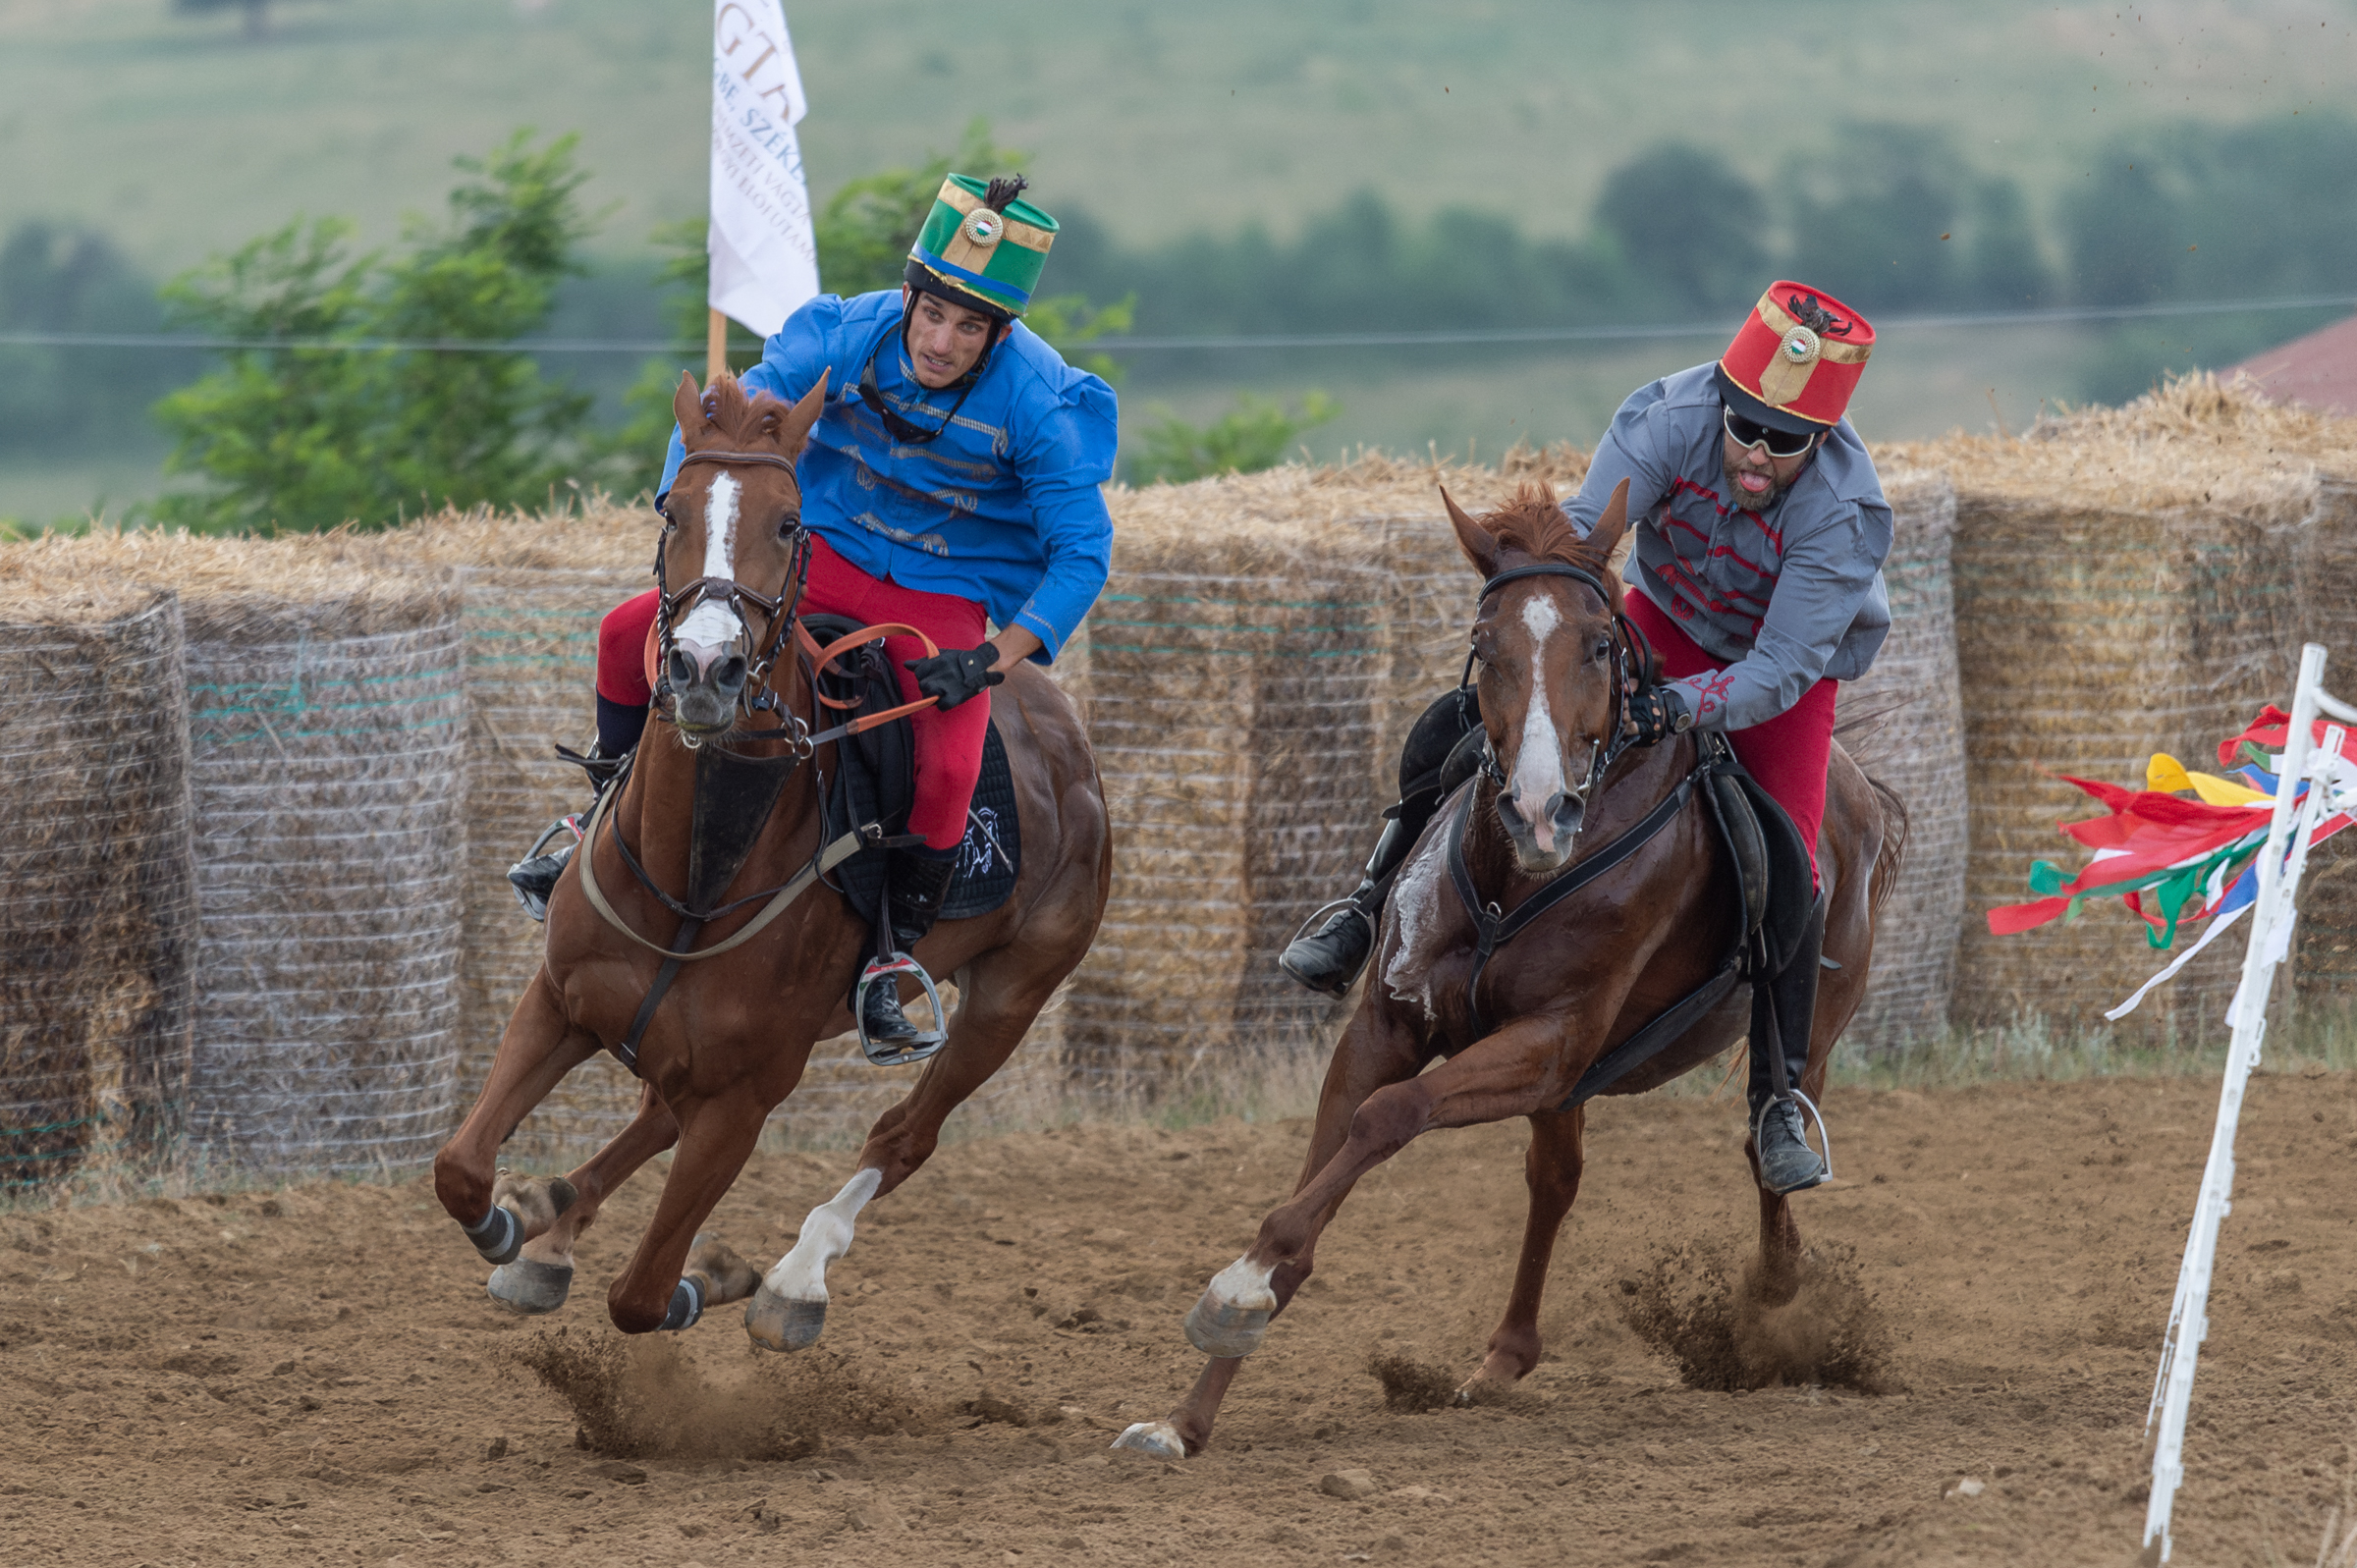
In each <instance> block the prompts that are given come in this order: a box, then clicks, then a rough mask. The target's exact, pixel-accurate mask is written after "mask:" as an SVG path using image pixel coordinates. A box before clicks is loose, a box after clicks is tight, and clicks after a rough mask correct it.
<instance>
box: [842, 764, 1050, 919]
mask: <svg viewBox="0 0 2357 1568" xmlns="http://www.w3.org/2000/svg"><path fill="white" fill-rule="evenodd" d="M907 725H908V721H907V720H905V719H898V720H895V721H894V722H893V724H892V726H891V727H890V728H894V729H901V730H905V729H906V728H907ZM835 749H836V754H837V756H838V757H840V758H843V759H844V760H843V762H842V763H841V764H840V765H839V766H838V767H837V768H836V770H835V777H834V778H833V779H831V780H829V781H828V782H827V837H828V838H834V837H835V836H836V835H837V834H841V833H846V832H849V831H850V829H852V828H854V827H858V826H860V825H862V824H865V823H870V822H880V823H882V824H883V825H884V831H885V832H887V833H900V832H902V831H903V830H904V828H905V826H906V824H907V821H908V796H907V794H906V792H905V791H906V789H907V788H908V787H909V786H908V784H906V783H905V781H904V779H903V780H896V781H894V782H895V783H896V784H899V787H898V788H893V789H886V788H883V787H880V786H879V784H878V781H877V779H876V777H875V775H874V774H873V773H871V772H870V771H869V770H868V769H867V768H865V767H863V766H861V765H860V762H859V760H858V754H859V749H860V748H858V747H856V746H838V747H836V748H835ZM888 794H889V795H893V796H897V798H895V799H889V800H887V799H886V798H884V797H885V796H886V795H888ZM977 822H978V823H979V824H980V827H977V826H976V823H977ZM985 828H987V829H988V830H989V836H985V834H984V833H983V831H982V830H983V829H985ZM991 836H995V837H996V838H997V839H998V844H999V848H1000V849H1004V850H1005V851H1006V852H1007V860H1011V861H1013V862H1014V867H1013V868H1012V869H1011V868H1010V867H1009V866H1008V864H1007V861H1006V860H1001V859H1000V858H999V855H998V851H997V850H994V849H993V848H992V847H991V844H990V837H991ZM890 853H891V851H889V850H883V849H863V850H861V851H860V852H859V853H857V854H855V855H853V856H852V857H851V858H850V859H849V860H847V861H845V862H844V863H843V864H842V865H840V866H838V867H837V868H836V869H835V875H834V878H833V882H834V884H835V886H836V887H837V888H838V889H839V890H840V891H841V892H842V893H843V895H844V897H845V898H846V899H848V900H850V905H851V907H852V908H853V909H855V910H857V911H858V912H859V918H860V919H862V920H864V921H866V922H867V923H868V924H869V925H871V926H872V925H873V924H875V920H876V901H877V897H878V895H879V894H880V893H881V892H882V891H883V887H884V870H885V864H886V860H887V857H888V856H889V855H890ZM1022 864H1023V847H1022V829H1021V823H1020V821H1019V819H1018V818H1017V816H1016V814H1015V808H1014V774H1013V772H1012V771H1010V769H1009V768H1008V766H1007V743H1006V741H1004V740H1002V739H1001V738H1000V737H999V726H998V721H997V720H995V719H994V720H992V721H991V725H990V730H989V731H988V733H986V734H985V735H984V736H983V739H982V777H981V779H980V780H979V781H978V782H977V783H976V784H974V799H973V806H972V811H971V815H970V816H969V818H968V819H967V822H966V825H965V839H964V841H963V842H962V843H960V844H959V846H958V872H957V875H956V876H955V877H953V878H952V879H951V881H950V892H949V896H948V897H947V898H946V899H945V900H944V901H943V903H942V909H941V918H942V919H944V920H969V919H971V918H973V917H974V916H975V915H986V914H989V913H990V912H991V911H992V910H994V909H996V908H998V907H999V905H1001V904H1003V903H1005V902H1006V901H1007V900H1008V898H1009V897H1010V896H1012V895H1013V894H1014V879H1015V873H1016V872H1017V871H1019V870H1021V869H1022Z"/></svg>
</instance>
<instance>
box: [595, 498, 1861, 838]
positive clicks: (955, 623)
mask: <svg viewBox="0 0 2357 1568" xmlns="http://www.w3.org/2000/svg"><path fill="white" fill-rule="evenodd" d="M802 609H803V610H804V611H806V612H808V613H810V614H812V615H833V616H850V618H851V619H852V620H854V621H857V622H859V623H860V624H861V625H868V626H873V625H882V624H885V623H886V622H896V621H897V622H902V623H904V624H906V625H911V626H914V627H916V628H917V629H918V630H920V631H922V632H923V633H924V634H925V635H926V636H928V637H931V638H932V639H933V643H934V646H935V647H939V648H972V647H975V646H978V645H979V644H980V643H981V641H982V639H983V637H984V635H985V634H986V633H987V631H988V629H989V625H988V622H987V621H986V620H985V618H984V616H983V614H982V607H981V606H980V605H978V604H976V603H975V602H974V601H972V600H971V599H960V598H959V597H958V596H957V595H955V594H947V593H924V592H921V591H919V590H918V589H915V588H904V587H903V586H901V585H900V584H899V583H897V582H880V581H878V580H877V579H876V578H874V577H871V576H869V575H868V574H867V573H866V572H864V571H861V570H860V569H859V568H857V567H854V566H852V565H851V564H850V562H848V561H846V560H844V559H843V557H842V556H840V555H837V554H836V553H835V551H834V550H833V549H832V548H830V547H829V546H828V544H827V542H826V540H824V539H822V538H820V537H819V536H818V535H816V534H812V535H811V536H810V580H809V582H808V584H807V585H806V586H805V587H804V588H803V589H802ZM654 623H655V594H654V590H652V589H649V590H648V591H647V592H645V593H642V594H640V595H639V596H638V597H637V598H635V599H631V600H628V601H626V602H625V603H623V604H622V605H620V606H618V607H616V608H615V609H614V610H613V611H612V612H611V613H609V614H608V615H607V617H606V619H605V620H604V621H603V622H599V624H598V628H597V692H598V695H599V696H601V697H604V698H606V699H607V700H608V701H611V702H622V703H636V704H643V703H645V702H646V701H647V700H648V699H649V698H650V697H651V696H652V695H653V692H652V691H651V689H650V688H649V687H648V685H647V679H646V639H647V632H648V630H649V628H651V627H652V626H653V625H654ZM884 649H885V652H886V653H887V654H889V655H890V656H891V659H892V667H893V671H894V673H895V674H897V675H898V676H900V680H901V700H902V701H904V702H914V701H916V700H917V698H918V697H919V696H921V695H922V693H921V692H919V691H918V690H917V689H916V677H915V676H912V675H910V674H909V673H908V672H907V671H906V670H905V669H904V668H903V666H904V663H905V662H906V661H907V660H910V659H922V658H923V657H924V656H925V649H924V645H923V644H922V643H920V642H918V641H917V640H916V639H915V638H914V637H887V638H886V639H884ZM908 717H909V720H910V723H911V725H912V726H913V728H914V730H915V733H914V736H913V740H914V743H915V744H914V749H915V752H916V800H915V803H914V804H913V805H912V806H910V808H909V811H908V831H909V832H910V833H921V834H923V835H924V836H925V842H926V844H927V845H928V846H930V847H932V848H935V849H954V848H956V847H957V846H958V843H959V840H960V839H962V838H964V837H965V813H966V808H967V806H969V805H970V804H971V803H972V801H973V798H974V784H975V781H977V780H978V779H980V778H981V777H982V741H983V737H984V736H985V735H986V734H987V733H988V732H989V730H990V693H989V692H987V691H985V692H983V693H981V694H980V695H979V696H975V697H971V698H968V699H967V700H966V701H964V702H962V703H959V705H958V706H957V707H956V708H954V709H952V710H950V711H949V712H948V713H943V712H942V711H941V710H940V709H938V708H925V709H920V710H919V711H918V712H916V713H913V714H910V715H909V716H908ZM1818 792H1819V796H1820V798H1822V797H1823V794H1824V788H1823V781H1822V780H1821V781H1820V782H1819V791H1818Z"/></svg>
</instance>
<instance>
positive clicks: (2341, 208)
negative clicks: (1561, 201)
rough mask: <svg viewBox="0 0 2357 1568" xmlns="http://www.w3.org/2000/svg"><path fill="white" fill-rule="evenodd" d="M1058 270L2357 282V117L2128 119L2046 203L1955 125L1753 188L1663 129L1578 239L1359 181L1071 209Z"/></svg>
mask: <svg viewBox="0 0 2357 1568" xmlns="http://www.w3.org/2000/svg"><path fill="white" fill-rule="evenodd" d="M1547 227H1550V228H1555V227H1558V225H1556V224H1552V223H1551V224H1549V225H1547ZM1056 269H1057V274H1058V280H1059V285H1060V286H1061V287H1067V288H1073V289H1078V290H1080V291H1082V292H1083V293H1085V294H1087V295H1089V296H1090V297H1092V298H1100V299H1102V298H1118V297H1121V296H1122V295H1124V294H1125V293H1134V294H1135V295H1136V297H1137V322H1136V330H1137V331H1138V332H1140V333H1150V334H1154V335H1157V336H1161V335H1181V334H1187V333H1264V332H1348V331H1360V330H1401V329H1411V330H1412V329H1418V328H1444V327H1508V326H1520V325H1543V326H1587V325H1601V324H1607V323H1611V322H1676V321H1681V320H1687V319H1699V318H1716V317H1720V316H1724V315H1726V314H1727V312H1728V311H1730V310H1736V309H1740V308H1741V307H1743V306H1744V305H1746V304H1748V303H1749V302H1750V301H1751V300H1752V299H1753V298H1754V297H1756V296H1757V294H1758V291H1759V289H1760V287H1761V285H1762V284H1763V283H1765V282H1766V281H1768V279H1769V278H1771V277H1773V276H1790V277H1795V278H1800V279H1803V280H1806V281H1807V282H1810V283H1813V284H1816V285H1818V286H1819V287H1821V288H1824V289H1827V290H1829V291H1831V292H1832V293H1834V294H1835V295H1836V296H1838V297H1841V298H1843V299H1845V300H1847V301H1848V302H1849V303H1851V304H1853V305H1855V306H1857V307H1858V308H1859V309H1860V310H1862V311H1865V312H1867V313H1868V314H1870V315H1871V314H1875V313H1878V312H1879V313H1900V312H1908V311H1928V310H1942V311H1946V310H1992V309H2021V308H2036V307H2040V306H2052V305H2064V304H2088V305H2120V304H2148V303H2156V302H2164V301H2171V300H2187V301H2193V300H2212V299H2247V298H2265V297H2285V296H2298V295H2311V294H2332V293H2357V120H2351V119H2348V118H2345V117H2341V116H2336V115H2313V114H2301V115H2298V116H2295V117H2290V118H2286V119H2282V120H2277V121H2268V122H2265V123H2259V124H2252V125H2247V126H2238V127H2231V128H2221V127H2217V126H2209V125H2199V124H2186V125H2178V126H2172V127H2166V128H2162V129H2156V130H2153V131H2150V132H2146V133H2140V134H2138V135H2133V136H2129V137H2124V138H2122V139H2121V140H2119V141H2117V142H2115V143H2113V144H2112V145H2111V146H2110V148H2109V149H2107V151H2106V152H2105V153H2104V154H2103V155H2102V156H2101V157H2100V158H2099V159H2098V160H2097V162H2096V165H2095V167H2094V168H2093V169H2091V170H2090V171H2089V172H2088V174H2087V176H2086V177H2085V179H2084V181H2083V183H2082V184H2081V185H2080V186H2078V187H2077V188H2074V189H2067V190H2065V191H2063V192H2061V193H2060V195H2059V196H2058V197H2057V198H2056V200H2055V202H2054V203H2053V210H2052V211H2051V212H2050V213H2048V214H2046V215H2045V217H2044V220H2043V221H2041V218H2040V215H2039V214H2038V213H2037V212H2035V211H2034V209H2033V206H2032V204H2031V202H2030V201H2029V199H2028V198H2027V197H2026V196H2025V194H2024V193H2023V191H2022V189H2021V187H2020V185H2019V184H2018V183H2017V182H2015V181H2014V180H2012V179H2011V178H2009V177H2006V176H2004V175H2001V174H1990V173H1986V172H1983V171H1981V170H1979V169H1977V168H1976V167H1975V166H1974V164H1973V162H1972V160H1970V159H1969V158H1967V157H1966V156H1965V155H1964V154H1963V153H1962V151H1961V150H1959V148H1958V147H1957V146H1956V144H1955V142H1954V141H1953V140H1952V138H1950V137H1948V136H1946V135H1943V134H1941V133H1939V132H1934V131H1926V130H1922V129H1919V128H1915V127H1908V126H1891V125H1858V126H1851V127H1848V128H1846V129H1845V130H1843V131H1842V132H1840V133H1839V134H1838V135H1836V138H1835V140H1834V142H1833V144H1832V145H1831V146H1830V147H1829V148H1827V149H1826V150H1824V151H1823V152H1821V153H1818V154H1815V155H1811V156H1806V157H1799V158H1795V159H1793V160H1792V161H1791V163H1790V165H1789V166H1788V169H1787V171H1786V172H1785V173H1784V174H1783V175H1782V176H1781V178H1779V179H1777V180H1775V181H1773V182H1771V183H1769V184H1767V185H1762V184H1759V183H1755V182H1754V181H1752V180H1750V179H1747V178H1746V177H1745V176H1743V175H1742V174H1740V173H1738V172H1737V171H1736V170H1735V169H1734V168H1733V167H1732V166H1731V165H1729V164H1728V163H1727V160H1726V159H1724V158H1722V157H1720V156H1718V155H1717V154H1715V153H1713V152H1710V151H1707V150H1705V149H1702V148H1698V147H1694V146H1689V145H1685V144H1682V143H1677V142H1663V143H1661V144H1659V145H1657V146H1654V147H1652V148H1650V149H1648V150H1647V151H1645V152H1643V153H1641V154H1639V155H1638V156H1637V157H1635V158H1633V159H1631V160H1630V161H1629V162H1628V163H1626V164H1623V165H1622V166H1621V167H1620V168H1618V169H1617V170H1615V171H1614V172H1613V174H1612V176H1611V178H1610V179H1608V180H1607V181H1606V182H1605V187H1604V190H1603V193H1602V194H1601V196H1600V197H1599V198H1598V200H1597V202H1596V204H1595V207H1594V209H1593V210H1592V211H1591V212H1590V213H1589V214H1588V221H1587V223H1586V225H1585V226H1584V232H1583V233H1582V234H1581V235H1580V237H1579V238H1577V239H1569V240H1564V239H1540V238H1534V237H1533V236H1531V235H1529V234H1527V233H1525V232H1524V230H1523V228H1522V227H1521V226H1520V225H1518V224H1517V223H1516V222H1515V220H1514V219H1512V218H1509V217H1505V216H1501V215H1499V214H1496V213H1491V212H1482V211H1477V210H1474V209H1471V208H1464V207H1448V208H1444V209H1442V210H1441V211H1439V212H1438V213H1435V214H1434V215H1432V216H1431V217H1429V218H1425V219H1422V220H1415V219H1410V218H1407V217H1403V216H1401V215H1400V214H1399V213H1398V212H1396V211H1395V210H1394V209H1393V208H1392V206H1391V205H1390V204H1388V203H1387V202H1386V201H1384V200H1383V198H1381V197H1380V196H1377V195H1375V194H1374V193H1372V192H1361V193H1359V194H1357V195H1353V196H1350V197H1348V198H1347V199H1345V200H1344V201H1343V202H1342V204H1341V205H1339V206H1336V207H1334V208H1331V209H1329V210H1327V211H1324V212H1320V213H1316V214H1313V215H1312V216H1311V217H1310V218H1309V220H1308V221H1307V222H1306V223H1305V224H1304V225H1303V226H1302V228H1301V230H1300V232H1299V233H1298V234H1297V235H1295V236H1293V237H1291V238H1289V239H1287V240H1283V241H1280V240H1279V239H1277V238H1276V237H1274V236H1272V235H1271V234H1270V232H1269V231H1268V230H1267V229H1265V228H1263V227H1261V226H1259V225H1257V224H1251V225H1247V226H1245V227H1244V228H1242V229H1240V230H1238V231H1236V232H1234V233H1233V234H1228V235H1198V236H1194V237H1191V238H1189V239H1186V240H1182V241H1179V242H1178V243H1174V244H1170V245H1166V246H1160V247H1150V248H1146V247H1141V248H1132V247H1128V246H1125V245H1124V244H1122V243H1120V242H1119V241H1118V240H1117V239H1116V238H1115V237H1114V236H1113V235H1111V234H1110V233H1109V232H1108V231H1107V230H1106V229H1105V228H1103V227H1102V226H1101V225H1098V224H1096V223H1094V222H1092V221H1090V220H1089V219H1088V217H1087V215H1086V214H1085V213H1084V212H1083V213H1076V214H1074V215H1073V216H1072V217H1071V218H1070V219H1069V220H1068V221H1067V224H1066V233H1065V234H1064V236H1063V237H1062V238H1061V239H1060V240H1059V241H1058V243H1057V247H1056Z"/></svg>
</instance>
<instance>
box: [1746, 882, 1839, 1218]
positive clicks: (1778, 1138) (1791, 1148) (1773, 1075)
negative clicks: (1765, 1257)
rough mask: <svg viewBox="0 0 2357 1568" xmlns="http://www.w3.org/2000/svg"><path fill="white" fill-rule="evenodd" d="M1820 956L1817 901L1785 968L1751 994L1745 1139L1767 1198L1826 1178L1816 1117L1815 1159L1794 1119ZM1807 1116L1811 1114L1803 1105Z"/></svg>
mask: <svg viewBox="0 0 2357 1568" xmlns="http://www.w3.org/2000/svg"><path fill="white" fill-rule="evenodd" d="M1824 955H1825V894H1824V893H1822V892H1820V893H1819V894H1818V895H1817V902H1816V904H1815V906H1814V907H1812V908H1811V909H1810V910H1809V920H1808V924H1807V925H1806V926H1804V927H1802V928H1801V935H1800V942H1799V945H1798V946H1797V947H1796V948H1795V950H1794V951H1793V954H1792V961H1791V962H1790V963H1788V964H1786V965H1785V966H1784V969H1783V972H1782V973H1781V974H1780V975H1778V976H1777V977H1776V978H1775V979H1774V980H1771V981H1770V982H1769V983H1768V984H1767V985H1766V986H1764V987H1761V988H1760V989H1758V990H1755V991H1754V992H1753V993H1752V1003H1751V1094H1750V1097H1749V1098H1750V1102H1751V1133H1752V1137H1753V1138H1754V1139H1755V1140H1756V1141H1757V1143H1758V1146H1759V1153H1760V1184H1761V1185H1762V1186H1764V1187H1766V1188H1767V1189H1768V1190H1769V1191H1770V1192H1774V1193H1787V1192H1799V1191H1801V1190H1802V1189H1803V1188H1807V1187H1814V1186H1816V1185H1817V1184H1818V1183H1819V1182H1821V1181H1823V1180H1825V1179H1826V1178H1827V1177H1828V1176H1830V1175H1832V1174H1833V1165H1832V1155H1833V1145H1832V1144H1831V1143H1830V1142H1828V1141H1827V1139H1826V1135H1825V1121H1824V1118H1823V1117H1822V1116H1816V1120H1817V1136H1818V1142H1820V1143H1822V1144H1824V1145H1825V1153H1824V1154H1823V1155H1820V1154H1819V1153H1818V1152H1817V1151H1816V1150H1814V1149H1812V1148H1810V1147H1809V1143H1808V1137H1807V1129H1806V1126H1805V1124H1804V1122H1803V1119H1802V1109H1801V1106H1802V1096H1801V1092H1800V1079H1801V1075H1802V1074H1803V1073H1805V1072H1806V1071H1807V1070H1808V1066H1809V1035H1810V1032H1811V1030H1812V1028H1813V1027H1814V1025H1815V1022H1816V1017H1817V971H1818V969H1819V968H1820V967H1821V966H1822V962H1823V959H1824ZM1808 1109H1809V1113H1810V1114H1812V1115H1815V1112H1816V1109H1817V1108H1816V1107H1815V1106H1814V1105H1810V1106H1809V1108H1808Z"/></svg>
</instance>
